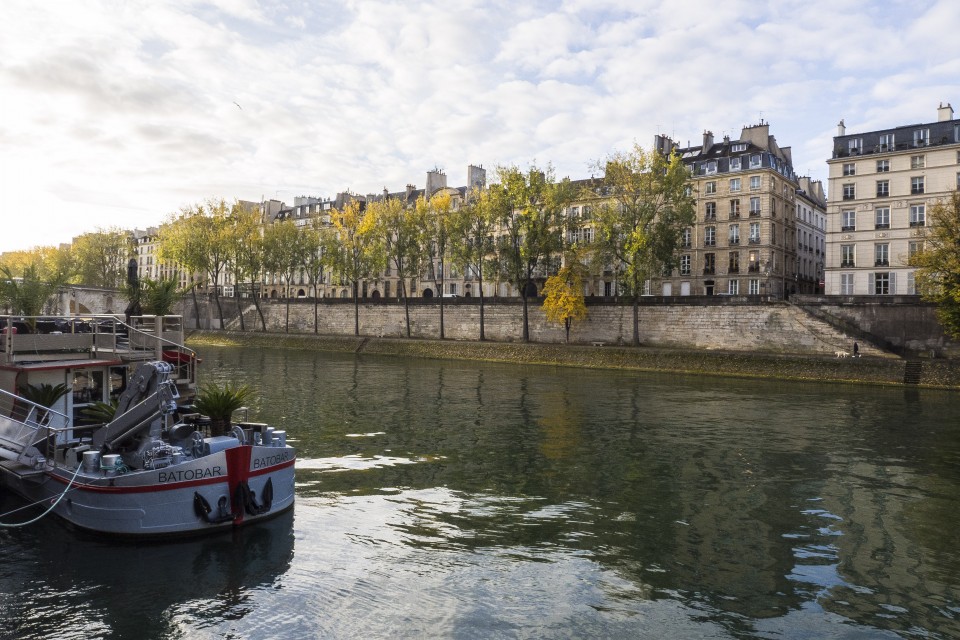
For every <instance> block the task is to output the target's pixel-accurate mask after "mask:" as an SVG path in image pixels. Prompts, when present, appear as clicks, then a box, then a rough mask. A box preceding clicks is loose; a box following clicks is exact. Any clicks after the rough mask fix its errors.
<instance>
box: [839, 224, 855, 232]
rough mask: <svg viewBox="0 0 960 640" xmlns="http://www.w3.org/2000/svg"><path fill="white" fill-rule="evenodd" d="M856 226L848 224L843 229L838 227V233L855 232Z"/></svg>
mask: <svg viewBox="0 0 960 640" xmlns="http://www.w3.org/2000/svg"><path fill="white" fill-rule="evenodd" d="M856 230H857V226H856V225H854V224H848V225H845V226H843V227H840V231H856Z"/></svg>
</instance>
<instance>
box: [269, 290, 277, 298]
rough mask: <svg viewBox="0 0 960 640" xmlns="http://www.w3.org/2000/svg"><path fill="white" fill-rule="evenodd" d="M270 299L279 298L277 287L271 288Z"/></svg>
mask: <svg viewBox="0 0 960 640" xmlns="http://www.w3.org/2000/svg"><path fill="white" fill-rule="evenodd" d="M270 299H271V300H276V299H277V290H276V289H271V290H270Z"/></svg>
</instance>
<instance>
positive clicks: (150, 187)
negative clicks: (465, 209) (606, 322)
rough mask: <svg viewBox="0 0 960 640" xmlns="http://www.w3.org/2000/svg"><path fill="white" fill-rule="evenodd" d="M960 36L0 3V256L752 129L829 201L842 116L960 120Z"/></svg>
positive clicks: (844, 17)
mask: <svg viewBox="0 0 960 640" xmlns="http://www.w3.org/2000/svg"><path fill="white" fill-rule="evenodd" d="M958 33H960V2H958V1H957V0H936V1H934V0H929V1H927V0H905V1H899V0H889V1H879V0H878V1H870V0H805V1H803V2H797V1H793V0H769V1H761V0H722V1H718V0H712V1H709V2H704V1H699V0H661V1H659V2H654V1H650V0H632V1H628V0H570V1H566V2H559V1H558V2H547V1H538V0H530V1H528V2H524V3H517V2H514V1H512V0H511V1H500V0H486V1H471V0H465V1H462V2H459V1H457V0H435V1H434V0H408V1H403V2H400V1H397V2H389V1H376V0H373V1H369V2H367V1H359V0H358V1H349V0H318V1H307V0H209V1H206V2H195V1H190V0H170V1H166V2H164V1H161V0H62V1H60V0H48V1H44V2H36V1H35V0H3V2H2V4H0V252H3V251H9V250H15V249H28V248H31V247H33V246H39V245H52V244H58V243H61V242H69V241H70V239H71V238H72V237H74V236H76V235H79V234H81V233H84V232H88V231H95V230H97V229H110V228H114V227H120V228H125V229H133V228H141V229H143V228H146V227H148V226H156V225H158V224H160V223H162V222H163V221H165V220H167V219H168V218H169V217H170V216H171V215H173V214H175V213H176V212H177V211H178V210H179V209H180V208H181V207H184V206H189V205H192V204H196V203H199V202H202V201H204V200H206V199H207V198H211V197H215V198H224V199H226V200H227V201H233V200H235V199H240V200H253V201H260V200H261V199H263V198H267V199H270V198H272V199H278V200H283V201H284V202H286V203H287V204H293V199H294V197H296V196H301V195H307V196H314V197H332V196H334V195H336V194H337V193H338V192H343V191H352V192H354V193H359V194H365V193H379V192H382V190H383V188H384V187H386V188H388V189H390V190H391V191H400V190H402V189H403V188H404V186H405V185H406V184H408V183H411V184H414V185H416V186H417V187H418V188H422V187H423V186H424V182H425V178H426V173H427V171H429V170H431V169H434V168H439V169H441V170H443V171H444V172H445V173H446V174H447V179H448V184H449V185H450V186H461V185H464V184H466V183H467V179H466V168H467V165H469V164H476V165H481V166H483V167H484V168H486V169H488V178H489V176H490V175H492V173H493V171H492V170H493V169H494V167H496V166H498V165H514V166H518V167H521V168H526V167H528V166H530V165H531V164H532V163H535V164H536V165H538V166H545V165H548V164H549V165H552V167H553V168H554V171H555V174H556V175H557V176H558V177H564V176H569V177H570V178H572V179H578V178H586V177H589V176H590V175H592V174H594V173H595V171H594V169H593V167H594V166H595V165H596V164H597V163H598V162H599V161H601V160H602V159H603V158H605V157H607V156H608V155H609V154H611V153H613V152H616V151H625V150H627V149H629V148H630V147H631V146H632V145H633V144H634V143H635V142H636V143H639V144H640V145H642V146H643V147H645V148H649V147H650V146H651V145H652V142H653V137H654V135H656V134H658V133H660V134H665V135H668V136H671V137H672V138H673V139H674V140H675V141H676V142H678V143H679V144H680V145H681V146H686V145H687V144H688V143H690V144H693V145H698V144H700V143H701V141H702V134H703V131H704V130H710V131H712V132H713V133H714V136H715V137H716V138H717V139H719V138H721V137H722V136H724V135H729V136H731V138H737V137H738V136H739V134H740V130H741V128H742V127H743V126H745V125H753V124H757V123H759V122H760V121H761V120H763V121H765V122H767V123H769V125H770V133H772V134H773V135H774V136H775V137H776V139H777V142H778V144H779V145H780V146H789V147H791V148H792V153H793V160H794V169H795V170H796V171H797V173H798V174H800V175H809V176H811V177H813V178H814V179H820V180H822V181H823V182H824V187H826V169H827V166H826V159H827V158H828V157H829V156H830V152H831V149H832V140H831V138H832V137H833V136H834V135H836V131H837V123H838V122H839V120H840V119H841V118H843V119H844V120H845V123H846V126H847V132H848V133H855V132H857V131H869V130H872V129H879V128H886V127H893V126H900V125H907V124H913V123H919V122H932V121H936V119H937V113H936V109H937V106H938V105H939V104H940V103H941V102H943V103H947V102H951V103H952V104H953V105H954V109H956V111H957V117H960V44H958V40H957V34H958ZM597 175H599V173H597Z"/></svg>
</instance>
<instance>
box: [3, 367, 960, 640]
mask: <svg viewBox="0 0 960 640" xmlns="http://www.w3.org/2000/svg"><path fill="white" fill-rule="evenodd" d="M203 352H204V367H205V375H206V376H207V377H208V379H226V380H231V381H233V382H248V383H251V384H252V386H254V387H255V388H259V389H262V397H261V398H259V399H257V401H256V402H255V403H254V405H253V407H252V414H253V415H252V416H251V417H255V418H256V419H258V420H262V421H265V422H270V423H271V424H274V425H276V426H278V427H280V428H285V429H286V430H287V431H288V434H289V437H290V438H291V440H295V441H296V445H297V447H298V449H299V459H298V463H297V494H298V503H297V508H296V513H295V520H294V522H293V527H294V535H295V541H296V554H295V555H296V562H293V561H292V558H293V544H294V538H292V537H289V536H284V535H281V534H280V533H279V532H280V531H282V526H283V523H278V525H279V526H280V528H279V529H274V530H273V532H272V533H270V534H269V535H270V537H271V539H270V541H269V542H268V543H264V544H263V545H257V544H252V543H241V545H240V547H239V550H238V548H237V546H236V544H234V545H233V546H232V547H228V548H232V549H233V551H227V550H225V549H224V548H222V547H221V546H220V545H218V544H213V545H212V546H210V547H208V551H202V550H200V551H193V552H186V553H183V552H180V553H177V552H171V553H170V555H169V556H168V555H166V553H165V552H159V554H158V555H159V557H160V558H166V560H165V561H160V562H159V565H163V566H158V565H154V568H153V569H152V570H153V571H156V572H158V573H159V575H161V577H163V576H165V575H167V574H169V575H171V576H172V575H181V576H183V575H186V576H188V578H187V580H186V581H187V582H196V583H197V584H198V585H199V586H198V587H190V586H186V587H185V586H183V585H180V586H174V585H173V584H172V582H173V579H172V578H169V579H168V578H166V577H164V578H163V580H162V581H161V583H162V584H164V585H168V586H167V587H166V589H165V590H164V589H161V590H160V593H162V596H161V597H158V598H155V599H150V598H149V597H148V596H147V595H145V594H146V593H150V594H154V593H156V591H155V590H152V589H151V590H149V591H147V590H146V589H144V588H142V587H141V588H140V591H141V592H142V593H139V594H138V595H135V596H131V597H127V598H120V597H116V598H110V597H108V596H105V595H103V594H101V593H100V591H101V589H103V588H104V585H110V584H112V583H111V582H110V581H111V580H112V578H110V577H109V576H110V575H111V574H109V573H107V574H106V575H107V576H108V577H104V572H103V571H102V569H101V571H100V572H99V573H98V574H97V575H98V577H96V578H92V579H90V580H89V581H84V580H81V579H80V578H79V577H78V576H79V575H80V574H85V573H86V572H87V571H89V572H90V573H94V572H95V567H93V566H91V567H89V568H87V569H86V570H85V571H77V570H71V571H70V573H71V575H72V576H73V577H72V578H70V579H66V580H62V581H57V579H56V577H55V576H54V575H53V573H54V572H53V571H51V569H49V568H48V569H46V570H43V571H41V572H40V573H41V574H42V575H44V578H43V584H44V587H43V588H39V589H37V590H34V591H32V592H31V593H30V595H29V596H25V597H23V598H21V599H20V600H17V599H14V600H13V602H18V603H20V604H19V606H18V607H14V610H13V611H14V613H10V614H7V613H4V614H2V615H8V616H13V617H7V618H5V619H4V620H5V622H11V621H12V620H14V619H16V616H18V615H27V611H28V610H29V611H30V612H31V614H32V613H33V612H36V611H42V612H44V613H45V614H46V613H49V612H51V611H52V612H53V613H54V616H56V612H57V610H58V609H57V606H55V605H51V604H50V599H46V598H45V597H44V594H47V593H56V594H57V595H58V597H61V598H64V597H65V598H67V599H68V600H70V601H71V602H73V603H75V609H76V610H79V611H81V612H83V614H84V615H83V616H82V617H83V619H84V620H93V621H97V620H100V621H101V622H100V623H94V622H91V623H85V624H89V625H94V626H90V627H88V628H87V629H86V630H87V631H90V630H91V629H92V630H93V631H94V633H92V634H91V635H97V633H96V631H97V630H98V629H113V630H117V629H123V630H128V629H132V628H134V627H136V625H137V624H138V623H136V622H134V621H132V618H131V617H132V616H133V615H134V614H133V611H134V609H136V608H137V607H140V608H143V609H144V611H145V615H146V618H147V619H148V620H151V621H152V622H151V624H155V625H156V626H157V628H158V629H161V630H162V631H163V632H164V633H167V634H170V635H173V636H177V635H187V634H188V632H189V634H190V635H191V636H193V635H196V634H200V635H201V636H202V635H207V636H209V637H224V636H230V635H232V636H235V637H255V636H256V637H259V636H273V637H358V636H364V637H383V636H391V637H425V636H430V637H437V636H439V637H477V638H487V637H497V636H500V637H503V636H506V637H516V636H521V637H539V636H543V637H657V638H661V637H679V638H687V637H690V638H701V637H716V638H729V637H738V638H739V637H764V638H772V637H793V638H821V637H837V636H842V637H845V638H877V637H881V638H882V637H900V636H910V635H917V636H921V637H933V638H948V637H960V627H958V617H960V606H958V602H960V598H958V593H957V591H958V581H957V578H956V576H957V575H960V551H958V549H960V544H958V543H960V540H958V539H957V537H958V533H957V532H958V531H960V527H958V525H960V523H958V521H957V520H958V515H957V514H958V513H960V508H958V507H960V504H958V503H960V498H958V496H960V491H958V489H960V441H958V440H960V428H958V426H957V420H956V418H957V416H958V415H960V411H958V404H957V399H956V396H955V395H954V394H948V393H940V392H930V391H926V390H919V391H918V390H911V391H909V392H903V391H901V390H896V389H886V388H860V387H842V386H836V385H835V386H825V385H813V384H796V383H790V384H781V383H776V382H769V381H737V380H723V379H706V378H682V377H676V376H665V375H634V374H619V373H611V372H595V371H581V370H574V369H558V368H549V367H518V366H500V365H495V364H473V363H458V362H434V361H424V360H405V359H399V358H397V359H390V358H382V359H381V358H372V357H367V356H353V355H341V354H315V353H301V352H292V351H274V350H269V349H211V348H205V349H204V350H203ZM287 526H288V527H289V526H290V523H289V522H287ZM250 533H251V536H254V535H257V534H255V530H254V529H251V530H250ZM288 533H289V531H288ZM55 537H56V540H54V543H55V544H56V545H60V546H66V547H69V546H70V545H72V544H73V543H72V542H71V541H72V538H70V537H64V536H55ZM85 544H90V543H85ZM8 547H9V546H8V545H7V544H4V545H3V546H2V547H0V549H3V552H6V553H7V555H10V553H9V552H7V551H6V550H7V549H8ZM20 547H22V548H23V549H26V553H23V552H22V551H21V552H20V553H19V554H18V555H21V556H23V557H24V558H28V560H26V564H25V565H20V566H19V568H17V569H14V570H10V571H8V573H7V574H0V575H2V576H3V577H2V578H0V579H2V580H5V581H7V582H6V583H5V584H4V591H3V593H5V594H9V593H14V592H13V591H11V590H8V589H13V586H12V585H13V581H14V580H15V578H16V576H22V575H24V574H27V573H32V572H34V571H35V570H36V569H35V567H33V566H32V565H31V564H30V563H31V562H40V561H41V560H40V559H41V558H42V557H43V555H44V554H43V553H41V552H40V548H41V546H38V545H37V544H34V543H33V542H31V540H30V538H29V537H19V538H17V539H16V541H15V543H14V544H13V548H20ZM85 552H86V553H89V554H90V555H91V556H93V557H99V561H98V562H95V563H94V562H92V561H91V562H92V564H96V565H98V566H101V567H102V566H110V565H111V562H112V560H111V559H110V555H109V554H108V553H105V552H100V553H98V551H97V549H96V548H94V549H91V548H86V549H85ZM257 554H259V556H258V557H264V558H265V560H266V561H267V563H268V564H269V568H266V566H264V567H263V568H261V569H259V570H258V569H256V565H254V566H252V567H251V566H249V557H251V555H257ZM67 555H69V554H68V553H67V552H66V551H65V552H64V553H63V554H61V557H60V560H59V562H60V563H65V562H67V561H68V560H67V559H66V556H67ZM171 556H185V557H188V558H189V559H188V560H187V561H186V564H185V565H184V564H183V562H181V560H183V558H179V557H177V558H174V557H171ZM204 558H207V559H206V560H204ZM138 563H140V560H139V559H136V558H132V559H126V560H124V561H123V564H138ZM167 565H169V566H180V567H181V569H180V570H181V573H180V574H177V573H176V571H174V570H173V569H167ZM164 572H167V573H164ZM217 580H219V582H217ZM139 584H141V583H139V582H137V581H135V580H130V581H127V582H124V584H123V586H122V591H129V592H136V591H137V589H138V585H139ZM190 588H196V593H193V592H190V591H189V589H190ZM65 594H66V595H65ZM4 597H5V598H6V600H5V602H7V601H11V600H10V596H9V595H7V596H4ZM131 599H132V601H133V602H137V603H139V604H137V605H136V606H134V607H133V608H131V606H128V605H127V604H126V603H127V601H128V600H131ZM61 609H62V611H64V612H66V611H73V610H74V609H71V608H70V607H66V606H61ZM5 611H6V608H5ZM107 612H109V615H108V614H107ZM48 619H49V617H48ZM56 619H57V620H58V621H57V622H56V623H51V624H48V626H46V627H42V626H41V623H40V622H36V621H35V620H34V618H30V620H32V622H30V624H31V625H33V626H29V627H27V628H28V629H32V630H34V631H32V633H34V637H40V635H41V634H40V633H39V630H40V629H43V630H46V631H51V632H53V631H56V632H57V633H56V634H54V635H60V636H63V635H64V634H62V633H60V631H62V630H63V629H64V628H67V626H68V622H67V619H66V613H64V614H63V616H61V617H60V618H56ZM11 623H12V622H11ZM96 624H102V627H98V626H96ZM261 624H270V625H273V626H272V627H271V631H270V632H266V631H265V629H266V627H261V626H259V625H261ZM71 634H73V636H74V637H79V636H80V635H83V634H82V633H81V632H80V631H78V630H73V631H70V632H68V633H66V637H70V636H71ZM102 635H109V634H107V633H104V634H102ZM157 637H161V636H160V634H158V635H157Z"/></svg>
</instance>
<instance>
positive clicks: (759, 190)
mask: <svg viewBox="0 0 960 640" xmlns="http://www.w3.org/2000/svg"><path fill="white" fill-rule="evenodd" d="M654 148H655V149H656V150H657V151H659V152H661V153H669V152H671V151H675V152H677V153H679V154H680V157H681V158H682V159H683V162H684V164H685V165H686V166H687V167H688V168H689V169H690V171H691V173H692V178H691V182H690V188H691V190H692V193H693V195H694V197H695V198H696V206H697V213H696V221H695V223H694V225H693V226H692V227H691V228H690V229H689V230H688V232H687V233H686V234H685V235H684V238H683V244H682V248H681V253H680V260H679V265H678V268H677V269H674V270H673V271H672V272H671V274H670V275H669V276H667V277H665V278H663V279H662V280H660V281H659V282H658V283H653V286H652V288H651V291H650V293H652V294H659V295H664V296H670V295H681V296H686V295H717V294H724V295H772V296H777V297H784V296H786V295H789V294H790V293H791V292H795V291H797V285H798V280H797V277H798V273H799V272H798V269H797V265H798V262H797V218H796V215H795V210H796V201H797V190H798V188H799V182H798V179H797V177H796V175H795V174H794V171H793V159H792V156H791V153H790V147H781V146H779V145H778V144H777V141H776V139H775V138H774V137H773V136H772V135H770V127H769V125H768V124H767V123H764V122H761V123H760V124H758V125H754V126H748V127H744V128H743V130H742V131H741V133H740V137H739V138H738V139H737V140H731V139H730V138H729V137H724V138H723V140H722V141H720V142H716V141H714V138H713V134H712V133H711V132H709V131H707V132H705V133H704V134H703V143H702V144H701V145H698V146H690V147H678V146H677V145H676V144H675V143H674V142H673V141H672V140H670V139H669V138H668V137H666V136H659V135H658V136H656V138H655V141H654Z"/></svg>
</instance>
